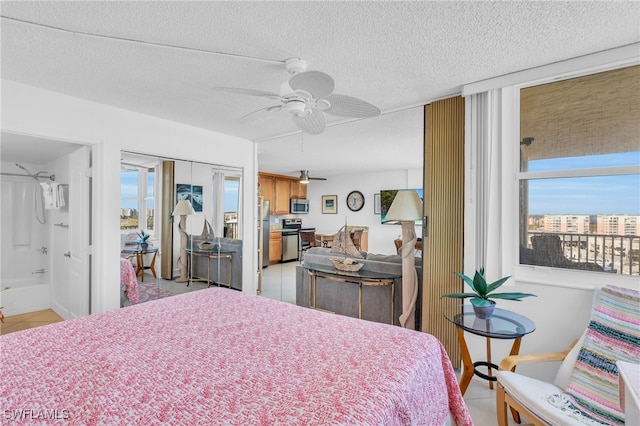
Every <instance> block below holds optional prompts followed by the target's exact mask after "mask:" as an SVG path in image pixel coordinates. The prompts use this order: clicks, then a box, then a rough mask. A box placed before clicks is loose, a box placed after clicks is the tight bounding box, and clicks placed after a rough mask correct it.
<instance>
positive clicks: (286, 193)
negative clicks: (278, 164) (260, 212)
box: [258, 173, 307, 214]
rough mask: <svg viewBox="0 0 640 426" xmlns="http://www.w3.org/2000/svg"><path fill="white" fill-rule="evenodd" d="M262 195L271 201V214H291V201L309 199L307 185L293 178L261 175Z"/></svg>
mask: <svg viewBox="0 0 640 426" xmlns="http://www.w3.org/2000/svg"><path fill="white" fill-rule="evenodd" d="M258 184H259V185H260V195H261V196H262V197H263V198H264V199H265V200H269V201H270V212H269V213H270V214H289V200H291V199H292V198H302V199H306V198H307V185H304V184H301V183H300V180H299V179H298V178H294V177H291V176H283V175H275V174H270V173H259V174H258Z"/></svg>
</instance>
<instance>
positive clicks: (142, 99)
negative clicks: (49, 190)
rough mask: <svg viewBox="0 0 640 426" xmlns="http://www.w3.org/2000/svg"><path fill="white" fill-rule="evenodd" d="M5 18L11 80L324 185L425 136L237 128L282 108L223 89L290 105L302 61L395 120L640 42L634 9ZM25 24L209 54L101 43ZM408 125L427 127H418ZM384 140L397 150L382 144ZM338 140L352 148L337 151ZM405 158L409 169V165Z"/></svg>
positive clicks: (86, 10) (245, 6)
mask: <svg viewBox="0 0 640 426" xmlns="http://www.w3.org/2000/svg"><path fill="white" fill-rule="evenodd" d="M0 7H1V9H0V10H1V14H2V16H3V18H2V21H1V36H2V38H1V40H2V46H1V47H2V52H1V54H2V68H1V73H2V78H3V79H7V80H12V81H16V82H20V83H24V84H28V85H32V86H36V87H41V88H45V89H48V90H52V91H56V92H61V93H65V94H69V95H71V96H75V97H78V98H83V99H88V100H92V101H96V102H101V103H105V104H109V105H113V106H116V107H120V108H124V109H128V110H132V111H138V112H142V113H145V114H149V115H152V116H156V117H160V118H164V119H168V120H172V121H177V122H182V123H186V124H189V125H192V126H197V127H201V128H205V129H211V130H215V131H218V132H222V133H227V134H231V135H235V136H239V137H243V138H247V139H251V140H257V141H261V140H264V142H261V143H260V151H261V154H260V156H259V165H260V169H261V170H268V171H282V172H283V171H291V170H293V171H295V170H299V169H309V170H311V171H315V172H317V173H316V174H318V173H320V174H321V173H325V174H329V173H336V172H335V171H332V170H330V168H331V167H329V165H333V168H334V169H335V168H341V170H345V169H344V167H345V165H344V164H342V165H340V166H338V165H337V163H336V162H338V161H340V160H335V161H334V162H333V163H331V161H330V160H331V156H330V155H331V154H332V153H333V152H335V150H340V152H342V153H344V157H347V158H348V157H349V156H351V157H352V158H353V156H354V155H356V154H358V153H359V154H360V155H363V154H365V153H369V154H370V153H371V152H372V151H371V150H372V149H376V150H379V149H382V150H384V149H383V148H376V147H380V146H382V147H384V146H388V145H389V144H390V143H394V144H396V145H395V146H397V147H403V144H406V146H405V147H404V152H406V150H412V151H413V150H415V149H420V148H419V147H417V148H416V146H415V144H416V143H419V141H417V142H416V140H415V133H416V132H415V131H409V132H407V131H405V130H402V129H401V126H405V125H406V124H407V122H406V119H407V117H405V116H404V115H403V114H400V113H398V114H395V115H394V114H389V117H387V118H384V117H380V118H378V119H369V120H363V121H361V122H358V123H352V124H349V125H336V124H339V123H340V122H342V121H343V119H339V118H337V117H334V118H331V117H329V119H330V120H329V123H330V127H329V128H328V129H327V131H325V133H324V134H322V135H319V136H309V135H304V140H303V137H302V136H301V135H300V134H299V133H296V132H297V129H296V127H295V126H294V125H293V124H292V122H291V120H290V117H289V115H288V114H287V113H284V112H278V113H263V114H261V115H258V116H254V117H253V119H251V120H246V121H243V122H241V123H237V120H238V119H239V118H240V117H242V116H244V115H246V114H248V113H250V112H252V111H254V110H257V109H259V108H264V107H267V106H269V105H273V104H274V102H273V101H270V100H267V99H262V98H258V97H251V96H243V95H237V94H230V93H224V92H220V91H214V90H212V89H211V88H212V87H214V86H226V87H239V88H251V89H258V90H263V91H270V92H278V90H279V87H280V84H281V83H282V82H283V81H285V80H286V79H287V78H288V77H289V76H288V74H287V73H286V71H285V69H284V65H283V64H282V62H281V61H284V60H285V59H287V58H290V57H300V58H303V59H305V60H306V61H307V62H308V64H309V69H313V70H319V71H323V72H325V73H327V74H329V75H331V76H332V77H333V78H334V79H335V81H336V88H335V92H336V93H340V94H345V95H350V96H354V97H358V98H361V99H364V100H366V101H368V102H370V103H373V104H374V105H376V106H378V107H379V108H380V109H381V110H382V112H383V114H385V113H389V112H392V111H396V110H399V109H405V108H407V107H410V106H416V105H422V104H424V103H426V102H428V101H430V100H433V99H436V98H440V97H443V96H445V95H448V94H452V93H456V92H458V91H459V90H460V87H461V86H462V85H463V84H467V83H471V82H474V81H478V80H483V79H486V78H490V77H494V76H497V75H503V74H508V73H511V72H515V71H519V70H523V69H527V68H531V67H535V66H539V65H544V64H547V63H552V62H556V61H560V60H564V59H568V58H573V57H576V56H581V55H584V54H588V53H593V52H597V51H601V50H606V49H609V48H612V47H617V46H622V45H626V44H630V43H634V42H638V41H640V29H639V18H638V16H640V3H639V2H635V1H634V2H538V1H536V2H357V1H351V2H328V1H327V2H311V1H304V2H295V1H293V2H241V1H225V2H218V1H208V2H192V1H181V2H152V1H145V2H109V1H101V2H64V1H61V2H22V1H20V2H10V1H3V2H1V3H0ZM17 20H25V21H30V22H34V23H38V24H42V25H44V26H52V27H56V28H63V29H66V30H69V31H75V32H77V33H93V34H98V35H103V36H110V37H118V38H123V39H130V40H139V41H145V42H150V43H157V44H168V45H173V46H182V47H188V48H191V49H200V50H202V51H199V52H198V51H191V50H182V49H172V48H167V47H160V46H158V45H150V44H143V43H133V42H125V41H118V40H113V39H108V38H102V37H89V36H84V35H80V34H73V33H71V32H69V31H60V30H55V29H51V28H46V27H43V26H36V25H30V24H25V23H22V22H18V21H17ZM205 50H206V51H211V52H213V51H215V52H224V53H227V54H230V55H217V54H211V53H207V52H204V51H205ZM245 57H251V58H261V59H266V60H254V59H248V58H245ZM408 115H409V116H411V117H414V119H415V120H417V121H416V123H415V124H414V126H418V127H419V126H421V123H422V122H421V119H420V117H419V114H418V115H416V114H415V113H414V112H412V111H411V112H409V113H408ZM393 117H399V118H398V119H397V120H394V119H393ZM416 117H417V118H416ZM365 122H367V124H364V123H365ZM359 123H361V124H359ZM357 126H361V127H360V129H365V130H367V139H366V140H362V139H361V138H357V133H358V132H356V131H354V129H356V128H358V127H357ZM420 131H421V130H420V129H417V132H418V134H419V132H420ZM291 133H294V135H292V136H289V137H285V138H282V139H276V140H271V139H272V138H274V137H277V136H279V135H288V134H291ZM343 133H347V134H348V136H345V135H344V134H343ZM354 133H355V135H354ZM406 133H409V134H410V135H406V136H403V134H406ZM377 135H379V136H380V137H384V138H386V139H384V140H374V139H376V137H377ZM354 136H355V137H354ZM336 140H339V141H341V142H342V145H338V146H335V145H334V144H335V143H336V142H335V141H336ZM345 140H348V141H349V143H348V144H345V143H344V141H345ZM287 141H288V142H287ZM311 144H316V147H322V148H323V149H319V150H318V151H321V152H320V153H319V154H318V155H325V156H324V157H314V158H309V156H308V155H306V156H305V155H295V156H291V155H288V156H286V157H285V156H283V155H282V153H283V152H300V153H303V152H304V151H303V149H302V146H303V145H304V146H306V148H307V149H311V148H310V147H311ZM277 151H280V152H279V153H278V152H277ZM391 151H392V152H388V153H386V155H384V157H385V158H384V159H383V161H380V162H379V163H380V164H385V166H384V168H395V169H398V168H413V167H420V165H421V164H422V160H421V155H413V156H407V155H406V154H404V153H403V149H395V150H391ZM288 157H292V158H288ZM293 157H295V158H293ZM404 157H411V159H410V162H409V163H402V161H404V160H403V158H404ZM372 161H374V160H372ZM373 165H374V166H378V167H379V168H380V167H382V166H380V165H379V164H378V163H376V164H373ZM369 166H371V165H369ZM352 167H359V166H358V165H353V164H352Z"/></svg>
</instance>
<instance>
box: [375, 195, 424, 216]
mask: <svg viewBox="0 0 640 426" xmlns="http://www.w3.org/2000/svg"><path fill="white" fill-rule="evenodd" d="M398 191H416V192H417V193H418V197H420V200H422V202H423V203H424V191H423V190H422V188H420V189H418V188H412V189H383V190H382V191H380V222H381V223H382V224H383V225H398V224H400V221H397V220H387V218H386V216H387V212H388V211H389V207H391V203H393V199H394V198H396V194H397V193H398ZM416 225H422V219H419V220H416Z"/></svg>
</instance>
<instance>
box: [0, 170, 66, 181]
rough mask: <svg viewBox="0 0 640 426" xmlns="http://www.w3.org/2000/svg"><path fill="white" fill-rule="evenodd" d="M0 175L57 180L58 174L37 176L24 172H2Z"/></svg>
mask: <svg viewBox="0 0 640 426" xmlns="http://www.w3.org/2000/svg"><path fill="white" fill-rule="evenodd" d="M0 175H5V176H21V177H30V178H36V179H51V180H52V181H54V180H56V175H49V176H36V175H23V174H19V173H4V172H2V173H0Z"/></svg>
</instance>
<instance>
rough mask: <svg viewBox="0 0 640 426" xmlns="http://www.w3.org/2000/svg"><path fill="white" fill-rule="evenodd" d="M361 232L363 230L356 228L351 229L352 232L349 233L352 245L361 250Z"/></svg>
mask: <svg viewBox="0 0 640 426" xmlns="http://www.w3.org/2000/svg"><path fill="white" fill-rule="evenodd" d="M363 232H364V230H362V229H358V230H356V231H353V233H352V234H351V240H352V241H353V245H354V246H356V248H357V249H358V250H361V244H362V233H363Z"/></svg>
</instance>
